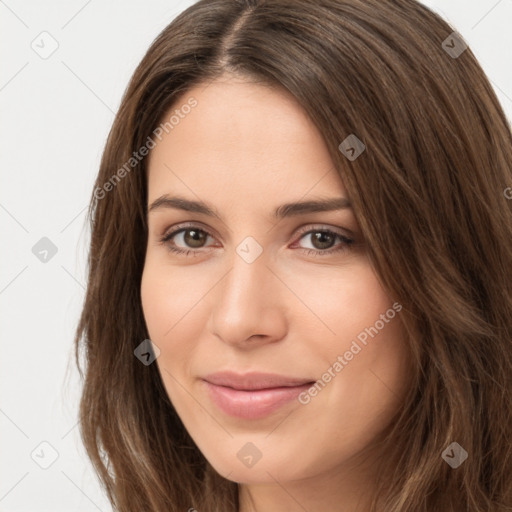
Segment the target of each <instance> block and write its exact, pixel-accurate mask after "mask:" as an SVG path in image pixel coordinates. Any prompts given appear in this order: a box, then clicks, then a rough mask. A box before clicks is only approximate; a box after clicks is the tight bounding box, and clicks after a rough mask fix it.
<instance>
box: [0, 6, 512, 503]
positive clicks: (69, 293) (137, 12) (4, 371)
mask: <svg viewBox="0 0 512 512" xmlns="http://www.w3.org/2000/svg"><path fill="white" fill-rule="evenodd" d="M192 3H193V2H192V1H190V0H183V1H181V2H180V1H178V0H165V1H164V0H151V1H142V0H130V1H120V0H110V1H105V0H104V1H99V0H67V1H58V0H47V1H45V2H37V1H35V0H25V1H21V0H5V1H4V0H0V54H1V60H0V62H1V66H0V109H1V114H0V115H1V117H0V119H1V123H0V157H1V167H0V169H1V180H2V181H1V183H2V186H1V188H0V226H1V233H2V242H3V244H2V250H1V252H0V258H1V263H0V312H1V320H0V336H1V357H0V364H1V369H0V375H1V387H0V390H1V391H0V453H1V458H0V465H1V466H0V512H15V511H16V512H18V511H24V512H39V511H48V512H60V511H62V512H73V511H80V512H88V511H91V512H96V511H98V510H100V511H103V512H109V511H111V507H110V505H109V503H108V501H107V500H106V498H105V496H104V495H103V493H102V491H101V488H100V485H99V482H98V480H97V478H96V476H95V474H94V472H93V471H92V468H91V466H90V464H89V462H88V460H87V458H86V456H85V451H84V449H83V447H82V445H81V441H80V438H79V433H78V428H77V427H76V421H77V420H76V414H77V405H78V400H79V393H80V382H79V379H78V374H77V372H76V370H75V369H74V365H73V362H72V361H71V363H69V367H70V374H68V375H66V369H67V367H68V362H69V360H70V358H72V355H73V353H72V350H73V337H74V332H75V328H76V324H77V321H78V316H79V313H80V308H81V305H82V301H83V298H84V283H85V276H86V257H87V249H88V248H87V243H88V241H89V233H88V229H87V227H86V225H85V224H84V220H85V212H86V207H87V204H88V200H89V197H90V194H91V190H92V187H93V183H94V179H95V176H96V173H97V170H98V166H99V162H100V157H101V153H102V151H103V147H104V144H105V141H106V137H107V135H108V132H109V130H110V126H111V124H112V121H113V119H114V116H115V113H116V111H117V109H118V107H119V102H120V99H121V95H122V93H123V91H124V89H125V87H126V85H127V84H128V81H129V79H130V77H131V75H132V73H133V71H134V70H135V67H136V66H137V64H138V63H139V61H140V59H141V58H142V57H143V55H144V53H145V52H146V50H147V48H148V47H149V45H150V44H151V42H152V41H153V40H154V38H155V37H156V36H157V35H158V34H159V33H160V31H161V30H162V29H163V28H164V27H165V26H166V25H167V24H168V23H169V22H170V21H171V20H172V19H173V18H174V17H175V16H176V15H177V14H178V13H179V12H181V11H183V10H184V9H185V8H187V7H188V6H189V5H191V4H192ZM424 3H425V4H426V5H427V6H429V7H431V8H433V9H434V10H435V11H437V12H439V13H440V14H441V15H442V16H443V17H444V18H445V19H446V20H447V21H448V22H449V23H450V24H451V26H452V27H453V28H454V29H456V30H457V31H458V32H459V33H460V34H461V35H462V36H463V38H464V39H465V40H466V41H467V42H468V43H469V45H470V47H471V49H472V50H473V52H474V53H475V54H476V56H477V58H478V59H479V61H480V63H481V65H482V67H483V68H484V70H485V72H486V74H487V76H488V77H489V79H490V81H491V83H492V85H493V87H494V88H495V90H496V92H497V95H498V98H499V100H500V102H501V104H502V105H503V108H504V109H505V111H506V113H507V116H508V118H509V119H512V67H511V64H510V63H511V62H512V31H511V30H510V26H511V22H512V2H511V1H510V0H499V1H498V0H469V1H468V0H425V1H424ZM448 35H449V34H447V36H448ZM52 51H53V53H51V52H52ZM49 53H51V55H48V54H49ZM454 94H457V90H456V89H454ZM510 185H511V186H512V184H510Z"/></svg>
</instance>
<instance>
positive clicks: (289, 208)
mask: <svg viewBox="0 0 512 512" xmlns="http://www.w3.org/2000/svg"><path fill="white" fill-rule="evenodd" d="M164 208H175V209H178V210H185V211H187V212H195V213H201V214H203V215H208V216H210V217H215V218H217V219H219V220H222V217H221V216H220V215H219V213H218V212H217V211H216V210H215V209H214V208H212V207H211V206H209V205H207V204H206V203H203V202H202V201H191V200H190V199H186V198H184V197H179V196H174V197H171V196H168V195H167V194H164V195H163V196H160V197H159V198H158V199H156V200H155V201H153V203H151V205H150V206H149V207H148V213H150V212H153V211H155V210H160V209H164ZM349 208H352V206H351V203H350V201H349V200H348V199H347V198H346V197H332V198H328V199H320V200H314V201H303V202H293V203H286V204H282V205H281V206H278V207H277V208H276V209H275V210H274V214H273V216H274V218H275V219H283V218H285V217H292V216H296V215H305V214H307V213H316V212H328V211H334V210H344V209H349Z"/></svg>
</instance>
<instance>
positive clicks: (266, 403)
mask: <svg viewBox="0 0 512 512" xmlns="http://www.w3.org/2000/svg"><path fill="white" fill-rule="evenodd" d="M203 382H204V383H205V384H206V388H207V390H208V393H209V395H210V398H211V399H212V401H213V402H214V403H215V404H216V405H217V406H218V407H219V408H220V409H221V410H222V411H223V412H225V413H226V414H228V415H229V416H235V417H237V418H244V419H247V420H255V419H258V418H263V417H265V416H268V415H269V414H271V413H272V412H274V411H276V410H278V409H279V408H280V407H282V406H284V405H285V404H287V403H288V402H291V401H292V400H294V399H296V398H297V397H298V396H299V395H300V394H301V393H302V392H303V391H307V390H308V389H309V388H310V387H311V386H312V385H313V383H312V382H311V383H309V384H304V385H302V386H294V387H281V388H269V389H261V390H257V391H240V390H238V389H233V388H228V387H225V386H217V385H216V384H212V383H211V382H208V381H203Z"/></svg>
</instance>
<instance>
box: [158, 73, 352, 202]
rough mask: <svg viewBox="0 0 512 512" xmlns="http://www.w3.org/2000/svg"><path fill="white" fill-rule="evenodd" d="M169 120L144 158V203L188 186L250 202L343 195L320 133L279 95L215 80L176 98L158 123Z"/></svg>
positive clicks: (238, 82)
mask: <svg viewBox="0 0 512 512" xmlns="http://www.w3.org/2000/svg"><path fill="white" fill-rule="evenodd" d="M191 102H195V103H191ZM188 104H195V106H194V107H193V108H188V107H185V108H184V106H186V105H188ZM173 114H174V118H173V124H172V128H170V127H169V126H168V128H167V130H166V131H164V132H163V133H162V135H161V140H158V139H155V142H156V147H154V148H153V149H152V150H151V153H150V159H149V166H148V172H149V176H148V196H149V199H151V198H152V197H154V196H155V195H156V194H162V193H168V192H172V191H179V192H186V191H187V188H188V189H189V190H188V193H189V194H190V191H192V192H194V193H196V194H199V192H201V194H203V196H204V194H206V195H207V196H208V197H215V196H216V195H219V196H220V195H223V194H225V193H226V192H228V191H231V192H232V193H236V194H237V195H238V196H239V197H242V198H244V199H246V200H251V199H252V201H254V200H255V199H260V200H264V199H265V198H266V197H269V196H272V195H275V194H279V195H281V194H284V193H286V192H287V191H290V192H289V193H290V194H291V195H293V197H294V199H296V197H297V196H301V195H304V194H308V193H309V192H311V193H313V194H315V195H318V194H324V195H325V194H327V193H328V194H329V195H332V194H334V193H338V195H345V194H346V193H345V189H344V187H343V185H342V183H341V180H340V178H339V176H338V174H337V173H336V172H335V171H334V168H333V167H334V166H333V162H332V159H331V158H330V155H329V153H328V150H327V147H326V145H325V142H324V140H323V138H322V135H321V133H320V132H319V131H318V130H317V128H316V127H315V125H314V124H313V122H312V121H311V120H310V118H309V117H308V116H307V115H306V113H305V112H304V110H303V109H302V108H301V106H300V105H299V104H298V102H297V101H296V100H295V99H294V98H293V97H292V96H291V95H290V94H289V93H287V92H286V91H284V90H282V89H278V88H274V87H268V86H266V85H262V84H256V83H252V82H249V81H245V80H241V79H233V78H221V79H218V80H216V81H214V82H212V83H209V84H200V85H198V86H196V87H194V88H192V89H190V90H188V91H187V92H185V93H184V94H182V95H181V96H180V98H178V99H177V100H176V102H175V103H174V105H173V106H172V107H171V109H169V111H168V113H167V114H166V116H164V120H163V122H165V121H166V120H168V119H170V117H171V116H172V115H173ZM283 199H285V198H283Z"/></svg>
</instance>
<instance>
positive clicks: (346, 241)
mask: <svg viewBox="0 0 512 512" xmlns="http://www.w3.org/2000/svg"><path fill="white" fill-rule="evenodd" d="M187 229H194V230H196V231H201V232H203V233H206V234H207V235H208V236H212V235H210V233H208V231H206V230H204V229H202V228H199V227H198V226H195V225H186V226H183V225H180V226H177V229H175V230H174V231H172V232H171V233H166V234H165V235H164V236H163V237H162V238H160V244H162V245H164V246H165V247H166V248H167V250H169V251H170V252H172V253H177V254H181V255H183V256H190V255H191V254H192V256H195V255H196V254H197V253H198V252H203V251H201V250H200V249H196V250H193V249H180V248H178V247H176V245H172V244H170V243H169V242H170V241H171V239H172V238H173V237H175V236H176V235H177V234H179V233H181V232H182V231H187ZM312 233H328V234H330V235H334V236H335V237H338V238H339V239H340V240H341V241H342V243H341V244H340V245H338V246H334V247H333V248H330V249H326V250H321V249H302V250H303V251H305V252H306V254H307V255H308V256H327V255H330V254H333V253H338V252H343V251H348V250H349V249H350V246H351V245H352V244H353V243H354V240H352V239H351V238H348V237H346V236H344V235H342V234H341V233H337V232H336V231H332V230H331V229H319V228H316V229H310V230H308V231H304V232H301V233H299V234H300V235H301V236H300V238H299V240H300V239H301V238H303V237H304V236H306V235H310V234H312Z"/></svg>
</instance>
